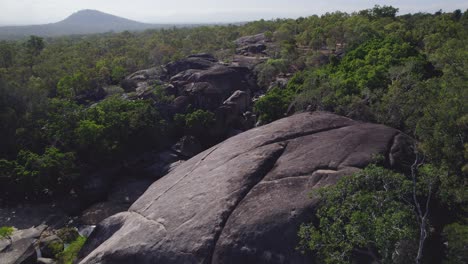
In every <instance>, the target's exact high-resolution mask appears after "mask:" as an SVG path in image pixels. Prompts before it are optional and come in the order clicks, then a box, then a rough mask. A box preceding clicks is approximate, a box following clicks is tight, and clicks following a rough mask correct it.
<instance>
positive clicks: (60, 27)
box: [0, 10, 172, 39]
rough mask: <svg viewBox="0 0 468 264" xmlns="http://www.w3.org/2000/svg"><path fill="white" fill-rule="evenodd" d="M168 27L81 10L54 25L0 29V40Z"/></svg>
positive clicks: (95, 11)
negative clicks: (30, 36)
mask: <svg viewBox="0 0 468 264" xmlns="http://www.w3.org/2000/svg"><path fill="white" fill-rule="evenodd" d="M169 26H172V25H162V24H147V23H141V22H137V21H133V20H130V19H126V18H122V17H118V16H114V15H111V14H106V13H103V12H100V11H97V10H81V11H78V12H76V13H74V14H72V15H71V16H69V17H67V18H66V19H64V20H62V21H59V22H56V23H51V24H44V25H30V26H5V27H0V39H18V38H23V37H27V36H29V35H37V36H41V37H52V36H61V35H74V34H80V35H81V34H95V33H104V32H109V31H114V32H122V31H125V30H128V31H141V30H146V29H152V28H161V27H169Z"/></svg>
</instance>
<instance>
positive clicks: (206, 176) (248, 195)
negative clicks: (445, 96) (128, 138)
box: [80, 112, 412, 264]
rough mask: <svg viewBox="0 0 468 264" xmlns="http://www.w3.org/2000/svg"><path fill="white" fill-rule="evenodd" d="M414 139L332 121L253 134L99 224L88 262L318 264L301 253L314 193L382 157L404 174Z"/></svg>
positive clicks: (187, 166) (315, 116)
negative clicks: (302, 232)
mask: <svg viewBox="0 0 468 264" xmlns="http://www.w3.org/2000/svg"><path fill="white" fill-rule="evenodd" d="M408 143H411V139H410V138H408V137H407V136H406V135H403V134H402V133H401V132H399V131H398V130H395V129H392V128H389V127H386V126H383V125H376V124H367V123H360V122H357V121H353V120H351V119H348V118H344V117H340V116H336V115H333V114H329V113H323V112H315V113H302V114H297V115H294V116H291V117H288V118H284V119H282V120H279V121H276V122H274V123H272V124H269V125H266V126H263V127H258V128H255V129H252V130H249V131H247V132H245V133H242V134H239V135H237V136H235V137H232V138H230V139H228V140H226V141H224V142H223V143H221V144H218V145H216V146H214V147H212V148H210V149H208V150H206V151H204V152H202V153H200V154H199V155H197V156H195V157H194V158H192V159H190V160H188V161H186V162H184V163H183V164H182V165H180V166H179V167H177V168H176V169H175V170H173V171H172V172H171V173H169V174H168V175H166V176H165V177H163V178H162V179H160V180H158V181H156V182H155V183H154V184H153V185H152V186H151V187H150V188H149V189H148V190H147V191H146V192H145V194H143V196H141V197H140V198H139V199H138V200H137V201H136V202H135V203H134V204H133V205H132V206H131V208H130V209H129V211H128V212H123V213H120V214H117V215H114V216H112V217H110V218H108V219H106V220H104V221H103V222H102V223H100V224H99V225H98V227H97V228H96V229H95V231H94V232H93V234H92V235H91V237H90V238H89V240H88V242H87V243H86V245H85V247H84V249H83V251H82V252H81V262H80V263H82V264H85V263H103V264H104V263H308V262H309V260H308V259H307V258H306V257H305V256H303V255H301V254H300V253H299V252H298V251H296V250H295V247H296V246H297V242H298V239H297V229H298V227H299V225H300V223H302V222H305V221H311V220H312V219H313V210H314V207H315V204H316V201H315V200H311V199H310V198H308V193H309V192H310V191H311V190H312V189H314V188H317V187H319V186H323V185H327V184H333V183H335V182H336V180H337V179H339V178H340V177H342V176H343V175H349V174H351V173H352V172H354V171H356V170H359V169H360V168H362V167H364V166H366V165H367V164H369V163H370V162H371V161H372V160H373V159H374V157H375V155H377V154H381V155H383V156H384V157H386V162H387V165H388V166H389V167H400V168H404V166H405V164H406V162H405V161H407V160H409V159H410V157H411V153H412V152H411V147H410V144H408Z"/></svg>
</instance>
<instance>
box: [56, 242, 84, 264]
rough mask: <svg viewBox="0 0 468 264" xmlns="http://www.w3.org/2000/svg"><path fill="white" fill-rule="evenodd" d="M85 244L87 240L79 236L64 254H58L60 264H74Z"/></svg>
mask: <svg viewBox="0 0 468 264" xmlns="http://www.w3.org/2000/svg"><path fill="white" fill-rule="evenodd" d="M85 242H86V238H85V237H83V236H79V237H78V238H77V239H76V240H75V241H73V242H71V243H70V245H68V246H67V247H66V248H65V250H64V251H63V252H61V253H59V254H57V259H58V261H59V263H63V264H73V263H74V261H75V260H76V258H77V257H78V253H79V252H80V250H81V248H82V247H83V245H84V243H85Z"/></svg>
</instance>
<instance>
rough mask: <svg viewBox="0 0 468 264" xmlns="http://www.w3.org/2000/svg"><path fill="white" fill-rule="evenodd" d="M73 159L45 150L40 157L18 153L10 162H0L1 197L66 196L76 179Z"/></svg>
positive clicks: (67, 155)
mask: <svg viewBox="0 0 468 264" xmlns="http://www.w3.org/2000/svg"><path fill="white" fill-rule="evenodd" d="M75 159H76V157H75V154H74V153H73V152H65V153H64V152H61V151H60V150H59V149H57V148H55V147H48V148H46V149H45V151H44V153H43V154H37V153H34V152H31V151H25V150H22V151H20V152H19V154H18V157H17V159H16V160H14V161H8V160H4V159H3V160H0V170H1V171H2V175H1V176H2V178H3V180H2V182H3V184H2V189H3V192H4V194H5V197H8V196H9V195H15V196H16V195H21V194H25V195H27V196H29V197H32V196H36V195H39V196H41V195H46V196H48V195H52V194H54V193H55V192H59V193H63V192H67V191H68V190H69V188H70V184H71V183H72V182H74V180H75V179H76V177H77V175H78V174H77V167H76V164H75Z"/></svg>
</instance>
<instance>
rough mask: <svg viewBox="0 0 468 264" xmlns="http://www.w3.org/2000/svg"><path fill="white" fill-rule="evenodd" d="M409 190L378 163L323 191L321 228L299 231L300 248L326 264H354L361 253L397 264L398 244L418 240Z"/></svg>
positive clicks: (402, 180) (319, 215)
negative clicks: (395, 258) (407, 200)
mask: <svg viewBox="0 0 468 264" xmlns="http://www.w3.org/2000/svg"><path fill="white" fill-rule="evenodd" d="M410 192H411V182H410V181H409V180H407V179H406V178H405V176H403V175H401V174H397V173H394V172H391V171H389V170H386V169H383V168H381V167H377V166H375V165H371V166H369V167H367V168H366V169H364V170H363V171H361V172H358V173H356V174H355V175H353V176H350V177H344V178H342V179H341V180H339V181H338V183H337V184H336V185H335V186H330V187H324V188H321V189H319V190H318V192H317V194H316V195H318V196H317V197H318V198H319V199H321V205H320V207H319V209H318V210H317V218H318V220H319V225H318V226H317V227H316V226H314V225H313V224H309V225H303V226H302V227H301V229H300V231H299V236H300V238H301V246H302V247H303V248H305V249H307V250H313V251H316V252H317V254H318V256H319V258H320V259H321V260H323V261H324V262H325V263H350V262H351V259H352V256H353V254H356V253H359V252H365V254H367V255H370V256H372V258H374V260H379V259H381V261H382V263H393V260H392V258H393V255H394V254H395V252H396V250H397V246H398V243H399V242H400V241H403V240H410V241H411V240H413V239H414V238H415V237H416V226H417V223H416V217H415V215H414V214H413V208H412V206H411V205H409V204H407V203H406V202H405V201H404V200H405V199H406V198H407V197H408V196H409V194H410Z"/></svg>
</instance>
